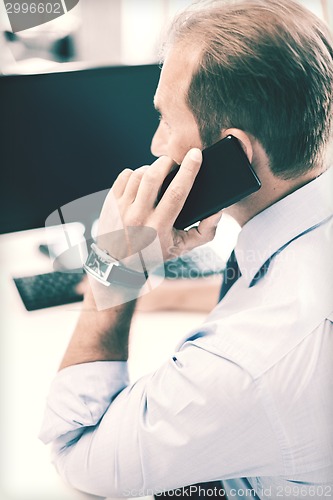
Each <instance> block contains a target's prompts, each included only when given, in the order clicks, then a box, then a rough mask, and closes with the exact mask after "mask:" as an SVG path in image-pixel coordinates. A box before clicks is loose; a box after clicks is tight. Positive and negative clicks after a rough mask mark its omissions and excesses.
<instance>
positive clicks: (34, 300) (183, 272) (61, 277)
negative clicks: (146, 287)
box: [14, 247, 225, 311]
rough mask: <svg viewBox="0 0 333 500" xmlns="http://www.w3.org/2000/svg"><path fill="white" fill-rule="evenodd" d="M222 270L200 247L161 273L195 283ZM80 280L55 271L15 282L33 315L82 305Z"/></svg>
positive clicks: (221, 264) (208, 251) (211, 254)
mask: <svg viewBox="0 0 333 500" xmlns="http://www.w3.org/2000/svg"><path fill="white" fill-rule="evenodd" d="M224 267H225V262H224V260H223V259H221V258H220V257H219V256H218V255H217V254H216V253H215V252H214V250H212V248H210V247H203V248H200V247H199V248H197V249H195V250H192V251H191V252H188V253H187V254H184V255H183V256H182V257H178V258H176V259H172V260H169V261H167V262H165V264H164V273H165V277H166V278H167V279H181V278H187V279H188V278H190V279H195V278H201V277H205V276H211V275H213V274H220V273H222V272H223V269H224ZM155 273H157V274H162V273H163V267H160V268H157V269H156V270H155ZM83 277H84V273H83V272H72V273H70V272H69V273H62V272H59V271H55V272H51V273H46V274H38V275H36V276H29V277H23V278H14V282H15V285H16V287H17V289H18V291H19V293H20V295H21V298H22V301H23V303H24V305H25V307H26V309H27V310H28V311H34V310H36V309H44V308H45V307H54V306H60V305H64V304H71V303H73V302H79V301H81V300H82V299H83V296H82V295H80V294H79V293H78V292H77V291H76V286H77V285H78V284H79V283H80V282H81V280H82V279H83Z"/></svg>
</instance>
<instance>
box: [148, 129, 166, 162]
mask: <svg viewBox="0 0 333 500" xmlns="http://www.w3.org/2000/svg"><path fill="white" fill-rule="evenodd" d="M167 146H168V141H167V132H166V130H165V127H163V123H160V124H159V126H158V127H157V129H156V132H155V134H154V136H153V139H152V141H151V145H150V151H151V152H152V154H153V155H154V156H157V157H158V156H163V155H167Z"/></svg>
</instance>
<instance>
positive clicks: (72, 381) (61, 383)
mask: <svg viewBox="0 0 333 500" xmlns="http://www.w3.org/2000/svg"><path fill="white" fill-rule="evenodd" d="M128 383H129V378H128V369H127V362H125V361H95V362H91V363H83V364H79V365H73V366H69V367H67V368H64V369H63V370H61V371H60V372H59V373H58V374H57V376H56V377H55V379H54V381H53V382H52V385H51V388H50V393H49V396H48V398H47V404H46V409H45V414H44V419H43V424H42V428H41V431H40V433H39V438H40V439H41V440H42V441H43V443H45V444H48V443H50V442H51V441H54V440H55V439H57V438H59V437H60V436H64V435H65V434H67V433H72V431H78V430H79V429H81V430H82V432H83V430H84V428H85V427H90V426H94V425H96V424H97V423H98V422H99V421H100V419H101V418H102V416H103V415H104V413H105V412H106V410H107V408H108V407H109V405H110V403H111V402H112V400H113V399H114V398H115V397H116V396H117V394H118V393H119V392H120V391H122V390H123V389H124V388H125V387H126V386H127V385H128ZM75 434H76V433H75Z"/></svg>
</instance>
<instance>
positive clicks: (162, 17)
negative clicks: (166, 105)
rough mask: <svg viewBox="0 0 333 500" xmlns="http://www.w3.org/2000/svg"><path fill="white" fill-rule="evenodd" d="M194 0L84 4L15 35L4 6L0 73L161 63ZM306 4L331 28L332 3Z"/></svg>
mask: <svg viewBox="0 0 333 500" xmlns="http://www.w3.org/2000/svg"><path fill="white" fill-rule="evenodd" d="M191 3H194V2H193V0H192V1H191V0H140V1H137V0H80V1H79V3H78V4H77V6H76V7H74V8H73V9H72V10H71V11H69V12H68V13H67V14H66V15H64V16H61V17H59V18H57V19H54V20H53V21H50V22H48V23H46V24H43V25H41V26H38V27H36V28H31V29H29V30H26V31H22V32H19V33H17V35H13V34H12V33H11V27H10V24H9V20H8V17H7V14H6V12H5V9H4V2H0V72H2V73H15V72H39V71H45V70H49V69H50V68H55V66H57V65H59V64H63V63H68V62H76V63H81V64H82V63H83V64H85V65H90V66H91V65H94V66H96V65H97V66H98V65H119V64H125V65H134V64H148V63H154V62H156V61H157V60H158V51H159V43H160V39H161V34H162V33H163V29H164V28H165V26H166V25H167V22H168V20H169V19H170V18H172V17H173V15H174V14H175V13H176V12H177V11H179V10H181V9H182V8H184V7H186V6H187V5H189V4H191ZM302 3H303V4H304V5H306V6H307V7H308V8H310V9H311V10H312V11H313V12H315V13H316V14H317V15H318V16H320V17H321V18H323V19H325V20H326V22H327V23H329V24H330V26H331V27H332V25H333V2H332V0H302Z"/></svg>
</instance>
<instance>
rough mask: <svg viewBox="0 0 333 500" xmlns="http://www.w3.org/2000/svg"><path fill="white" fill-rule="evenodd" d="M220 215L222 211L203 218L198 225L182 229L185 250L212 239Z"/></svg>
mask: <svg viewBox="0 0 333 500" xmlns="http://www.w3.org/2000/svg"><path fill="white" fill-rule="evenodd" d="M221 217H222V211H220V212H218V213H216V214H214V215H211V216H210V217H207V218H206V219H203V220H202V221H201V222H200V224H199V225H198V226H196V227H192V228H191V229H189V230H188V231H184V232H183V235H182V239H183V243H184V247H185V248H186V250H188V251H189V250H192V249H193V248H195V247H198V246H200V245H204V244H205V243H208V242H209V241H212V239H213V238H214V236H215V233H216V229H217V226H218V223H219V222H220V220H221Z"/></svg>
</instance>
